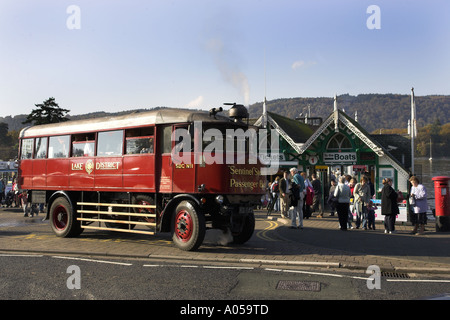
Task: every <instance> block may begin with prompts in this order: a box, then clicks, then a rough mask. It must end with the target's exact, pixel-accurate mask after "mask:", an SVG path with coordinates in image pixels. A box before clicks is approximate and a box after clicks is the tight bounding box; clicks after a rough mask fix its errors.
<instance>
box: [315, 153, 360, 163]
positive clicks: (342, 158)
mask: <svg viewBox="0 0 450 320" xmlns="http://www.w3.org/2000/svg"><path fill="white" fill-rule="evenodd" d="M323 162H325V163H356V152H326V153H324V154H323Z"/></svg>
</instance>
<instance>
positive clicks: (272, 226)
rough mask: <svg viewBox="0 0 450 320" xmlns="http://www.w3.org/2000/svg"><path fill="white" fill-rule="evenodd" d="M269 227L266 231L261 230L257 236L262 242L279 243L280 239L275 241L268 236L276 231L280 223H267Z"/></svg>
mask: <svg viewBox="0 0 450 320" xmlns="http://www.w3.org/2000/svg"><path fill="white" fill-rule="evenodd" d="M267 222H268V223H269V226H268V227H267V228H265V229H264V230H260V231H258V232H257V233H256V236H257V237H258V238H260V239H262V240H266V241H279V240H278V239H274V238H271V237H269V236H268V233H269V231H272V230H275V229H276V228H277V227H278V222H276V221H267Z"/></svg>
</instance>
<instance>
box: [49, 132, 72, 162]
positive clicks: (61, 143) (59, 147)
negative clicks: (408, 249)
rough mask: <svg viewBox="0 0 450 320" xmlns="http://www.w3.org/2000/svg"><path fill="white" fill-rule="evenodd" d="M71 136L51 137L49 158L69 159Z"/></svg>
mask: <svg viewBox="0 0 450 320" xmlns="http://www.w3.org/2000/svg"><path fill="white" fill-rule="evenodd" d="M69 144H70V136H56V137H50V141H49V146H48V157H49V158H50V159H52V158H67V157H69Z"/></svg>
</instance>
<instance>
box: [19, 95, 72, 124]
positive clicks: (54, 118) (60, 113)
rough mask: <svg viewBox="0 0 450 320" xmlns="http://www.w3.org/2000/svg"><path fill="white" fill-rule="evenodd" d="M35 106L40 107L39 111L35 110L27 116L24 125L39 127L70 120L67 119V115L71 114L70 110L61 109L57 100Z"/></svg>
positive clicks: (53, 99) (52, 99)
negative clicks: (29, 124)
mask: <svg viewBox="0 0 450 320" xmlns="http://www.w3.org/2000/svg"><path fill="white" fill-rule="evenodd" d="M35 106H36V107H38V109H33V111H31V113H30V114H29V115H28V116H27V119H26V120H25V121H24V122H22V123H23V124H26V123H31V124H34V125H39V124H47V123H56V122H63V121H67V120H69V119H68V118H67V117H66V114H67V113H68V112H70V110H67V109H63V108H60V107H59V105H58V104H57V103H56V102H55V98H48V99H47V100H46V101H44V102H43V103H40V104H35ZM33 122H34V123H33Z"/></svg>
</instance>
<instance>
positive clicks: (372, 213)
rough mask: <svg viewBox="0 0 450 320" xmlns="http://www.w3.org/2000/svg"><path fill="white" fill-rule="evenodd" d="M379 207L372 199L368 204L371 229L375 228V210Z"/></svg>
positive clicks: (368, 222) (368, 221)
mask: <svg viewBox="0 0 450 320" xmlns="http://www.w3.org/2000/svg"><path fill="white" fill-rule="evenodd" d="M376 209H377V206H376V205H375V204H374V203H373V202H372V200H370V201H369V204H368V205H367V227H368V228H369V229H370V230H375V210H376Z"/></svg>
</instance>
